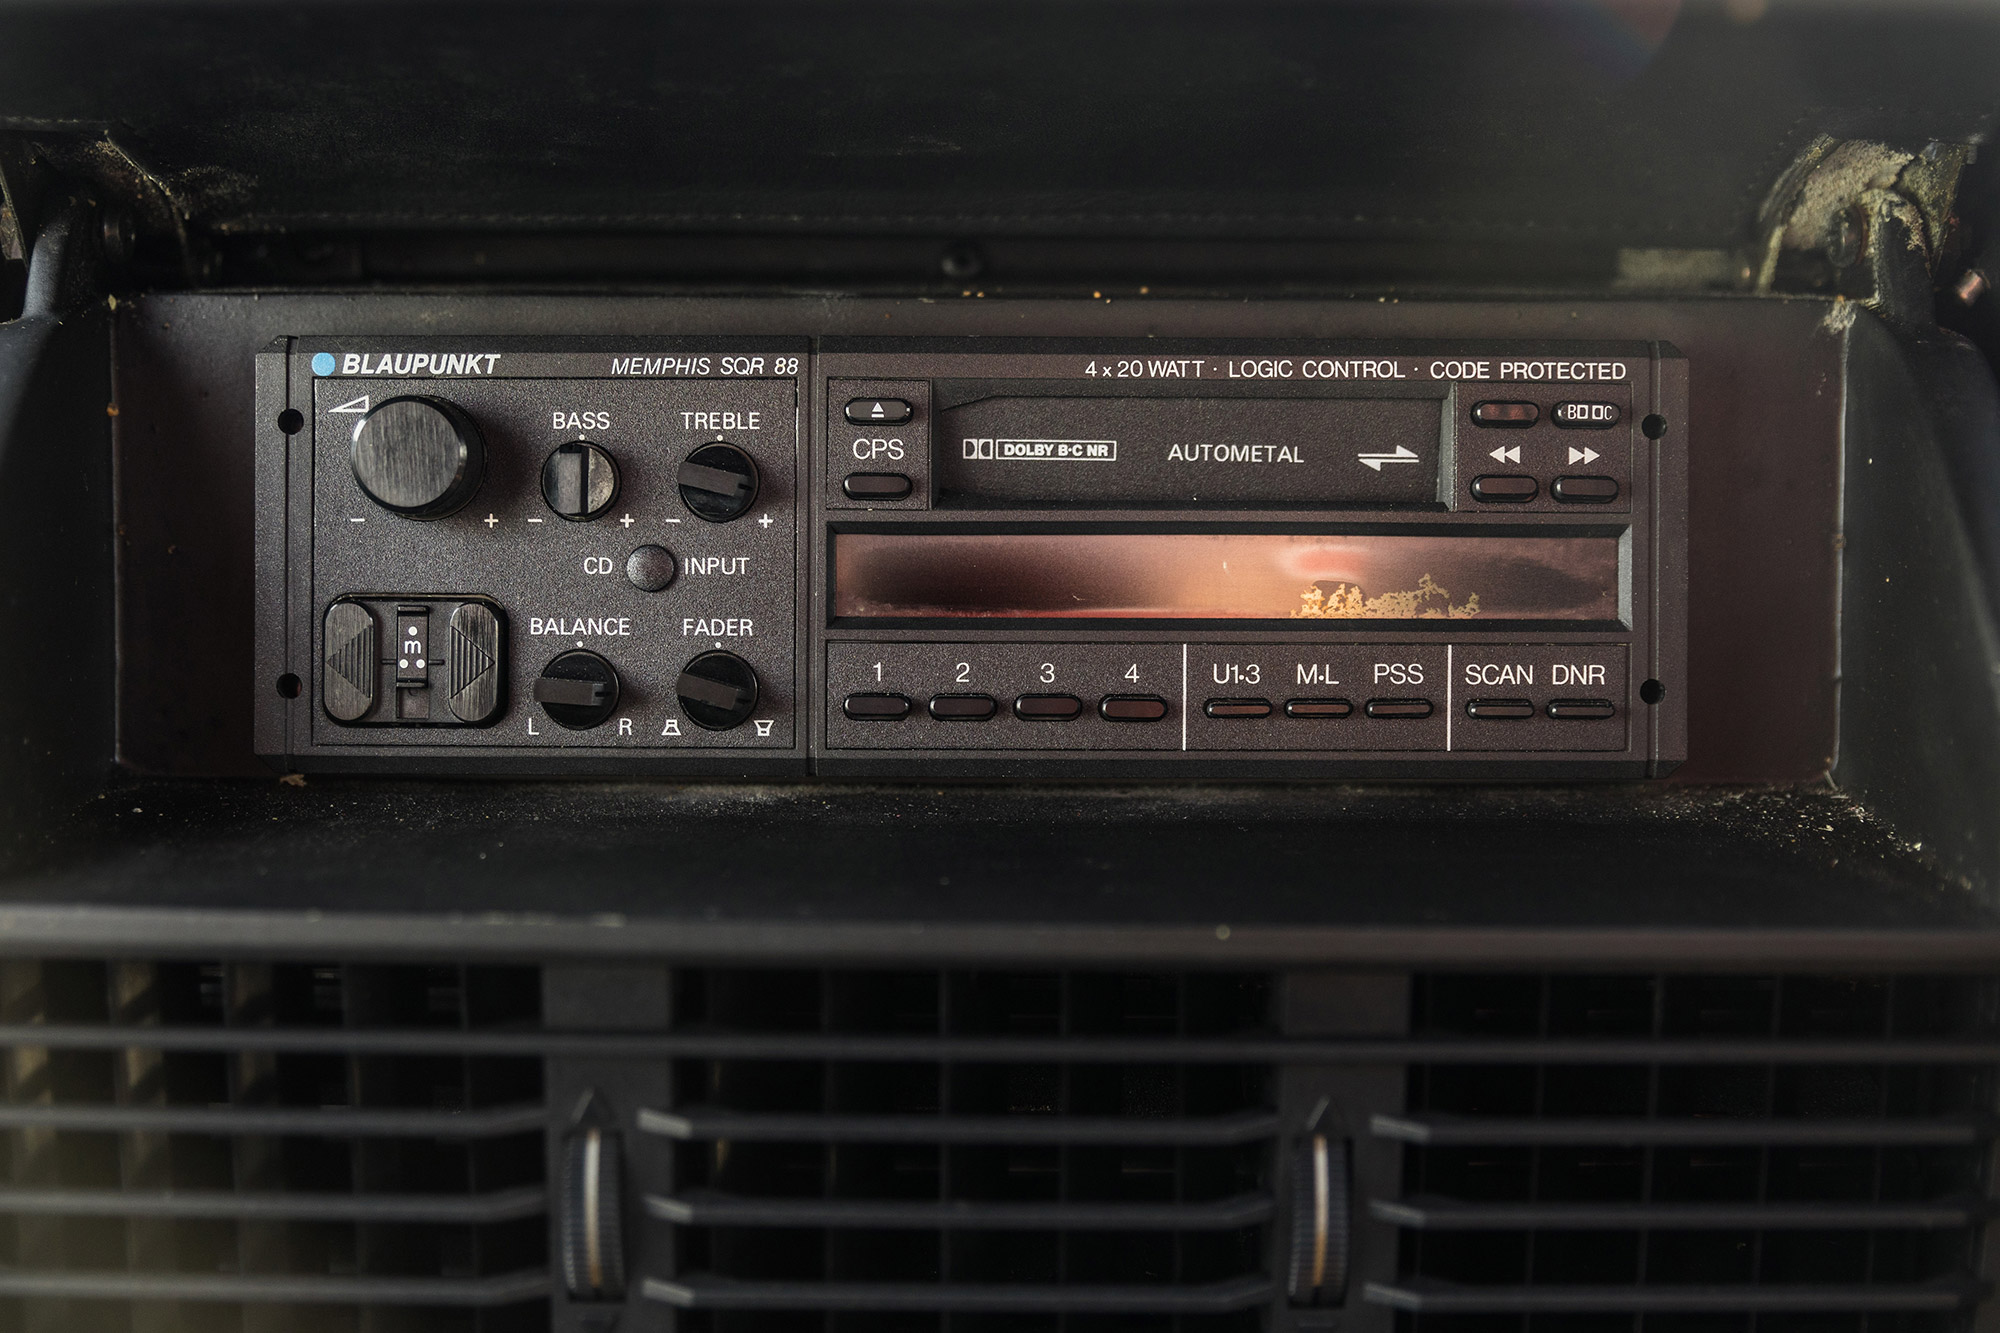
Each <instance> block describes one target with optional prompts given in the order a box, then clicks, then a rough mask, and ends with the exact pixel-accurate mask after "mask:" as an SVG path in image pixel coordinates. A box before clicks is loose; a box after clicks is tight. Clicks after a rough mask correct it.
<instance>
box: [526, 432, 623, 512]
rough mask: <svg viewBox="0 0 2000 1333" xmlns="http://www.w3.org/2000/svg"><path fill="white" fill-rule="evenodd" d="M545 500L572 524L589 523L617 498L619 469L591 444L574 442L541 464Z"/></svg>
mask: <svg viewBox="0 0 2000 1333" xmlns="http://www.w3.org/2000/svg"><path fill="white" fill-rule="evenodd" d="M542 498H543V499H544V500H547V501H548V502H549V508H551V509H553V510H555V511H556V513H557V514H559V515H561V516H562V517H563V518H566V519H568V520H569V521H570V522H572V523H588V522H589V521H590V520H591V519H593V518H598V517H600V516H602V515H603V513H604V511H605V510H607V509H609V508H611V502H612V501H613V500H616V499H617V498H618V465H617V464H616V463H614V462H612V461H611V455H610V454H608V453H606V452H604V450H602V449H600V448H599V447H598V446H596V445H594V444H592V443H591V442H590V441H589V440H573V441H571V442H570V443H568V444H565V445H563V446H561V447H560V448H558V449H557V450H556V451H555V452H554V453H552V454H550V455H549V456H548V460H547V461H546V462H544V463H543V464H542Z"/></svg>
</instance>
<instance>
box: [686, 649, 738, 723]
mask: <svg viewBox="0 0 2000 1333" xmlns="http://www.w3.org/2000/svg"><path fill="white" fill-rule="evenodd" d="M674 692H675V693H676V694H678V695H679V696H680V701H681V711H682V712H683V713H686V714H687V716H688V720H689V721H691V722H693V723H694V724H695V725H696V726H698V727H706V728H707V729H708V730H710V731H727V730H729V729H730V728H731V727H740V726H742V725H743V724H744V722H746V721H748V720H749V717H750V714H752V713H754V712H756V711H757V695H758V687H757V673H756V672H755V671H752V670H751V669H750V664H749V663H748V662H746V661H744V660H743V659H742V658H740V657H738V656H737V655H736V654H735V653H724V652H714V653H703V654H702V655H701V656H700V657H697V658H695V659H694V661H692V662H689V663H688V664H687V667H686V669H684V670H683V671H682V672H681V677H680V679H679V680H677V681H675V682H674Z"/></svg>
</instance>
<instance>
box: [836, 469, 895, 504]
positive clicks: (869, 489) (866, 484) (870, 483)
mask: <svg viewBox="0 0 2000 1333" xmlns="http://www.w3.org/2000/svg"><path fill="white" fill-rule="evenodd" d="M840 489H841V490H842V491H844V492H846V494H847V498H848V499H850V500H901V499H903V498H904V497H905V496H907V495H909V493H910V479H909V478H908V477H906V476H904V475H903V474H902V473H900V472H850V473H849V474H848V475H847V477H846V479H845V480H843V481H842V482H841V483H840Z"/></svg>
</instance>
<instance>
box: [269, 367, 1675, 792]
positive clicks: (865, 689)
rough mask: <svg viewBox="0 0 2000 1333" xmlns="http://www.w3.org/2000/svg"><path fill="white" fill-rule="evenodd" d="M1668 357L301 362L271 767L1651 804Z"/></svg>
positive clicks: (273, 564) (283, 411)
mask: <svg viewBox="0 0 2000 1333" xmlns="http://www.w3.org/2000/svg"><path fill="white" fill-rule="evenodd" d="M1686 392H1687V363H1686V361H1685V360H1684V359H1683V358H1682V357H1681V356H1680V355H1679V354H1678V353H1677V352H1676V351H1675V350H1674V349H1673V348H1672V347H1671V346H1670V345H1667V344H1665V343H1660V342H1650V341H1644V340H1639V339H1635V340H1633V341H1630V342H1623V343H1590V344H1554V343H1549V344H1535V345H1527V344H1494V343H1476V342H1471V341H1467V342H1463V343H1452V344H1443V343H1435V344H1424V343H1410V344H1375V343H1354V342H1346V343H1336V342H1332V341H1327V342H1319V343H1313V344H1310V345H1305V344H1299V343H1296V342H1291V343H1273V342H1258V343H1252V342H1243V343H1231V342H1229V341H1226V340H1221V341H1218V340H1202V341H1200V342H1199V343H1196V342H1174V341H1171V340H1166V339H1156V340H1147V341H1145V342H1144V343H1143V344H1137V345H1129V346H1119V345H1106V344H1104V343H1102V342H1092V343H1089V344H1082V343H1077V342H1073V341H1063V340H1055V339H1026V338H1021V339H1009V338H990V337H988V338H958V339H952V338H935V339H907V340H891V339H859V338H828V337H804V336H802V337H797V338H748V337H738V338H699V339H696V338H653V339H629V338H624V339H609V338H606V339H595V338H546V337H543V338H526V337H507V336H499V335H496V336H494V337H490V338H481V339H462V338H457V339H454V338H441V339H414V338H407V337H397V338H389V337H384V338H337V337H324V338H322V337H314V336H311V334H310V333H309V332H304V331H302V332H301V333H300V334H299V335H298V336H295V337H288V338H284V339H281V340H279V341H278V342H277V343H275V344H273V345H272V346H271V347H269V348H268V349H267V350H266V351H264V352H263V353H262V354H261V355H260V356H259V357H258V363H257V395H258V401H257V411H256V420H257V441H256V533H257V571H256V575H257V582H256V586H257V649H256V651H257V681H258V685H257V692H256V698H255V699H254V701H252V704H253V707H254V709H255V722H256V738H257V749H258V752H259V753H260V754H261V755H263V756H264V757H265V758H266V759H267V760H268V761H269V762H270V763H272V764H273V765H275V766H277V767H280V768H283V769H286V770H294V769H296V770H300V771H347V772H377V773H449V772H465V773H492V774H518V775H524V776H529V775H537V774H604V775H619V774H649V773H650V774H661V775H678V776H709V777H717V778H771V777H783V776H791V777H799V778H804V777H811V776H825V777H869V778H895V777H907V778H915V779H925V780H934V779H940V778H994V779H1008V778H1034V777H1047V776H1055V777H1071V778H1092V777H1101V778H1105V779H1112V778H1116V779H1130V778H1145V777H1246V778H1254V777H1314V776H1325V777H1353V776H1369V777H1387V778H1399V777H1400V778H1422V779H1437V778H1454V777H1467V778H1471V777H1499V778H1506V777H1560V778H1564V779H1569V778H1606V779H1615V778H1642V777H1649V776H1659V775H1662V774H1664V773H1666V772H1668V771H1670V770H1671V769H1672V768H1673V767H1674V766H1675V765H1676V764H1678V763H1679V762H1680V761H1681V760H1682V759H1683V758H1684V757H1685V752H1686V731H1687V727H1686V701H1687V690H1686V688H1685V684H1686V679H1685V677H1686V656H1687V644H1686V634H1687V631H1686V624H1687V614H1686V613H1687V607H1686V601H1687V573H1686V564H1687V562H1686V544H1687V450H1688V448H1689V440H1688V432H1687V411H1686Z"/></svg>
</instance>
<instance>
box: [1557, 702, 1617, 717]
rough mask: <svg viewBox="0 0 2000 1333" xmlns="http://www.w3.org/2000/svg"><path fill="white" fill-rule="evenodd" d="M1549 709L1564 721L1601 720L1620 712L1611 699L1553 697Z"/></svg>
mask: <svg viewBox="0 0 2000 1333" xmlns="http://www.w3.org/2000/svg"><path fill="white" fill-rule="evenodd" d="M1547 711H1548V715H1549V716H1550V717H1552V718H1556V719H1557V720H1559V721H1563V722H1601V721H1603V720H1604V719H1605V718H1607V717H1615V716H1617V713H1618V710H1617V708H1616V707H1614V706H1613V705H1612V703H1611V701H1610V700H1609V699H1551V700H1549V706H1548V710H1547Z"/></svg>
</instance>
